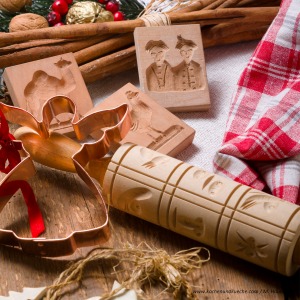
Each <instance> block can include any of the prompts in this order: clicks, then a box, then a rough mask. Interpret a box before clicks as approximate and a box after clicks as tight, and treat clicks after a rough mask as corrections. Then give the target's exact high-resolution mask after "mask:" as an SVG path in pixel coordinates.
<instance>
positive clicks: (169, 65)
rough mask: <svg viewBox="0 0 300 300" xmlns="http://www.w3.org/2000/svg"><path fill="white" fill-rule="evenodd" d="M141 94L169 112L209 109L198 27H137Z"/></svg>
mask: <svg viewBox="0 0 300 300" xmlns="http://www.w3.org/2000/svg"><path fill="white" fill-rule="evenodd" d="M134 40H135V46H136V53H137V62H138V71H139V79H140V85H141V88H142V90H143V91H144V92H145V93H146V94H148V95H149V96H150V97H151V98H153V99H154V100H156V101H157V102H158V103H159V104H160V105H162V106H164V107H165V108H167V109H168V110H170V111H172V112H186V111H204V110H208V109H209V107H210V97H209V90H208V83H207V76H206V68H205V59H204V52H203V44H202V37H201V30H200V26H199V25H174V26H159V27H139V28H136V29H135V31H134Z"/></svg>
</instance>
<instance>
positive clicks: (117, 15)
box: [114, 11, 125, 21]
mask: <svg viewBox="0 0 300 300" xmlns="http://www.w3.org/2000/svg"><path fill="white" fill-rule="evenodd" d="M124 19H125V15H124V14H123V13H122V12H121V11H117V12H115V13H114V21H123V20H124Z"/></svg>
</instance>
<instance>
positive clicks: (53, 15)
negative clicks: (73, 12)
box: [47, 11, 61, 26]
mask: <svg viewBox="0 0 300 300" xmlns="http://www.w3.org/2000/svg"><path fill="white" fill-rule="evenodd" d="M47 21H48V23H49V25H50V26H54V25H55V24H57V23H59V22H60V21H61V16H60V14H59V13H58V12H56V11H50V12H49V14H48V16H47Z"/></svg>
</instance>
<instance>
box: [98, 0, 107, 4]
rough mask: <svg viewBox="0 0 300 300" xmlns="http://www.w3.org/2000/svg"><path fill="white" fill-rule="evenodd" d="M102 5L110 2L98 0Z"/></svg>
mask: <svg viewBox="0 0 300 300" xmlns="http://www.w3.org/2000/svg"><path fill="white" fill-rule="evenodd" d="M98 1H99V3H101V4H106V3H107V2H108V1H109V0H98Z"/></svg>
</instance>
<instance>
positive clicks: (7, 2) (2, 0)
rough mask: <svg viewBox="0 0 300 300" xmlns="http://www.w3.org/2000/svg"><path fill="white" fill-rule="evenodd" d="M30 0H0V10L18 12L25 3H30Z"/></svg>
mask: <svg viewBox="0 0 300 300" xmlns="http://www.w3.org/2000/svg"><path fill="white" fill-rule="evenodd" d="M31 4H32V0H0V10H3V11H7V12H18V11H20V10H21V9H22V8H23V7H24V6H25V5H31Z"/></svg>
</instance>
